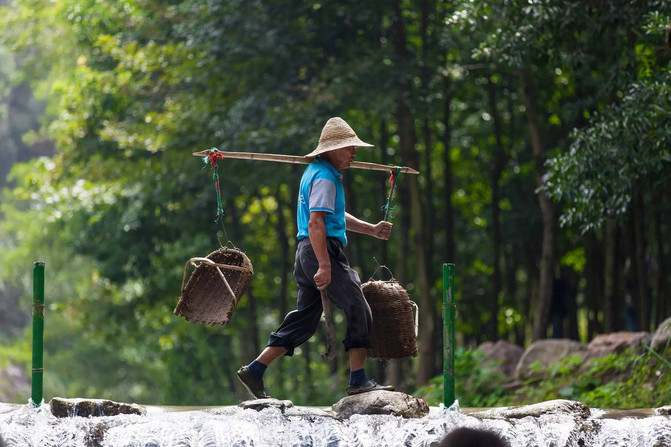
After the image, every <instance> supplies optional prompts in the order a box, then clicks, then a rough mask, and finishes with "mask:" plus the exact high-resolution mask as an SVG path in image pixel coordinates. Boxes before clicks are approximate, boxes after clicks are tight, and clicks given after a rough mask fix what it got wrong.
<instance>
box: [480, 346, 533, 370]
mask: <svg viewBox="0 0 671 447" xmlns="http://www.w3.org/2000/svg"><path fill="white" fill-rule="evenodd" d="M478 349H479V350H480V351H481V352H482V353H483V354H484V356H485V358H486V359H489V360H492V361H494V362H495V363H498V365H497V367H496V369H497V371H499V372H500V373H501V374H503V375H504V376H505V377H507V378H508V379H509V380H513V379H514V378H515V368H516V367H517V363H518V362H519V361H520V358H521V357H522V354H523V353H524V349H522V348H521V347H520V346H517V345H514V344H512V343H508V342H507V341H505V340H499V341H497V342H496V343H492V342H491V341H487V342H485V343H482V344H481V345H480V346H478Z"/></svg>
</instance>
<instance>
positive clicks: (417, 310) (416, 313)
mask: <svg viewBox="0 0 671 447" xmlns="http://www.w3.org/2000/svg"><path fill="white" fill-rule="evenodd" d="M410 304H412V311H413V313H414V314H415V315H414V317H415V318H414V320H415V338H417V337H418V336H419V306H417V303H415V302H414V301H412V300H411V301H410Z"/></svg>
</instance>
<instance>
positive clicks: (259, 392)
mask: <svg viewBox="0 0 671 447" xmlns="http://www.w3.org/2000/svg"><path fill="white" fill-rule="evenodd" d="M238 379H240V382H242V384H243V385H244V386H245V388H247V391H249V392H250V393H251V394H252V395H253V396H254V397H256V398H257V399H267V398H269V397H270V396H269V395H267V394H266V387H265V385H264V384H263V379H257V378H256V377H255V376H254V375H253V374H252V373H251V372H250V371H249V369H248V368H247V367H246V366H243V367H242V368H240V369H239V370H238Z"/></svg>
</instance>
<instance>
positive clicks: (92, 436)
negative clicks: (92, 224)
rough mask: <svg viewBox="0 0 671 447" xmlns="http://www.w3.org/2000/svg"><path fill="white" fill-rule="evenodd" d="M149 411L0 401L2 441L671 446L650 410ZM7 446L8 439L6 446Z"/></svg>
mask: <svg viewBox="0 0 671 447" xmlns="http://www.w3.org/2000/svg"><path fill="white" fill-rule="evenodd" d="M146 409H147V414H146V415H144V416H135V415H120V416H109V417H90V418H84V417H68V418H56V417H55V416H53V415H52V414H51V411H50V408H49V405H48V404H43V405H42V406H40V407H39V408H37V409H36V408H33V407H32V406H30V405H17V404H1V403H0V439H2V440H4V443H5V445H6V447H14V446H19V447H23V446H36V447H37V446H39V447H43V446H44V447H52V446H54V447H55V446H96V447H97V446H123V447H126V446H127V447H131V446H133V447H135V446H138V447H139V446H142V447H159V446H160V447H163V446H181V447H187V446H194V447H195V446H199V447H201V446H202V447H206V446H212V447H215V446H235V447H251V446H255V447H262V446H292V447H293V446H295V447H299V446H325V447H349V446H360V447H364V446H376V447H377V446H408V447H411V446H437V445H438V443H439V442H440V440H441V439H442V438H443V437H444V436H445V434H446V433H447V432H449V431H451V430H453V429H454V428H456V427H472V428H480V429H487V430H490V431H493V432H496V433H498V434H499V435H500V436H501V437H502V438H503V439H505V440H506V441H507V442H508V443H509V444H510V446H511V447H522V446H525V447H527V446H532V447H535V446H538V447H545V446H548V447H564V446H566V447H588V446H594V447H635V446H641V447H671V417H670V416H654V415H652V413H651V411H649V410H648V411H647V412H645V411H643V412H607V411H603V410H594V409H593V410H592V412H591V413H592V414H591V416H590V417H589V418H587V419H581V418H579V417H576V416H573V415H570V414H545V415H540V416H538V417H531V416H528V417H523V418H519V419H483V418H481V417H474V416H472V415H469V414H468V413H469V411H468V410H466V409H464V410H463V411H462V410H459V409H458V408H451V409H444V408H442V407H441V408H438V407H432V408H431V411H430V413H429V415H428V416H426V417H424V418H421V419H403V418H400V417H396V416H387V415H355V416H352V417H351V418H349V419H346V420H338V419H336V418H334V417H333V415H332V414H331V413H329V412H328V411H327V409H318V408H306V407H294V408H288V409H286V410H285V411H284V412H282V411H281V410H279V409H277V408H266V409H264V410H261V411H256V410H252V409H242V408H239V407H213V408H169V407H146ZM0 445H2V443H0Z"/></svg>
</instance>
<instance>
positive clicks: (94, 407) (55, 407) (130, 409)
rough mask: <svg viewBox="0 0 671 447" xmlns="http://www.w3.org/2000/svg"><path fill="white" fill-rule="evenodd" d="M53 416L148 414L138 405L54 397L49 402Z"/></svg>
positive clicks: (104, 400)
mask: <svg viewBox="0 0 671 447" xmlns="http://www.w3.org/2000/svg"><path fill="white" fill-rule="evenodd" d="M49 407H50V408H51V414H53V415H54V416H56V417H58V418H66V417H75V416H80V417H95V416H118V415H120V414H136V415H139V416H144V415H145V414H147V412H146V410H145V409H144V407H141V406H140V405H137V404H126V403H120V402H114V401H111V400H106V399H64V398H62V397H54V398H53V399H51V401H50V402H49Z"/></svg>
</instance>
